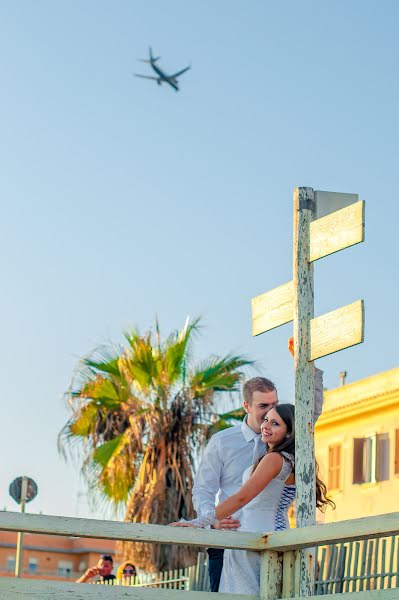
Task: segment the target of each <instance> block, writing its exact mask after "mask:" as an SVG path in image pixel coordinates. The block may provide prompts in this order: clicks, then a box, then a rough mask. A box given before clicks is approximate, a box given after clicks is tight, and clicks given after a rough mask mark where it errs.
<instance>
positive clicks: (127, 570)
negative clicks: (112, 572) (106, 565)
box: [116, 560, 137, 581]
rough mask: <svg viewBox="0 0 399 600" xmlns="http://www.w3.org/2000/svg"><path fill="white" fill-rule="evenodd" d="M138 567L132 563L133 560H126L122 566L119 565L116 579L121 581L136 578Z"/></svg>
mask: <svg viewBox="0 0 399 600" xmlns="http://www.w3.org/2000/svg"><path fill="white" fill-rule="evenodd" d="M136 574H137V573H136V567H135V566H134V564H133V563H132V561H131V560H125V562H123V563H122V564H121V565H119V567H118V570H117V572H116V578H117V579H118V581H119V580H121V579H129V580H130V578H133V577H136Z"/></svg>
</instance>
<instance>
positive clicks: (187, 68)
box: [169, 67, 191, 77]
mask: <svg viewBox="0 0 399 600" xmlns="http://www.w3.org/2000/svg"><path fill="white" fill-rule="evenodd" d="M189 69H191V67H186V68H185V69H182V70H181V71H177V73H173V75H169V77H179V76H180V75H183V73H185V72H186V71H188V70H189Z"/></svg>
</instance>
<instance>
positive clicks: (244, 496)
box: [215, 452, 283, 521]
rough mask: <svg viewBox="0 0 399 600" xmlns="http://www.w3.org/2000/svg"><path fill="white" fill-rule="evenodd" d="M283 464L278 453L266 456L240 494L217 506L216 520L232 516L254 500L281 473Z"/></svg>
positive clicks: (240, 490) (242, 487)
mask: <svg viewBox="0 0 399 600" xmlns="http://www.w3.org/2000/svg"><path fill="white" fill-rule="evenodd" d="M282 464H283V458H282V456H281V455H280V454H278V453H277V452H271V453H270V454H266V456H264V457H263V458H262V460H261V461H260V463H259V464H258V466H257V467H256V469H255V471H254V473H253V474H252V475H251V477H250V478H249V479H248V480H247V481H246V482H245V483H244V485H242V486H241V488H240V489H239V490H238V492H237V493H236V494H234V495H233V496H230V497H229V498H227V500H224V502H221V503H220V504H218V505H217V507H216V515H215V516H216V519H217V520H218V521H220V520H221V519H224V518H225V517H228V516H229V515H232V514H233V513H235V512H236V511H237V510H239V509H240V508H242V507H243V506H245V505H246V504H248V502H250V501H251V500H253V498H255V496H257V495H258V494H259V493H260V492H261V491H262V490H263V489H264V488H265V487H266V486H267V485H268V484H269V483H270V482H271V480H272V479H274V478H275V477H276V476H277V475H278V474H279V473H280V471H281V467H282Z"/></svg>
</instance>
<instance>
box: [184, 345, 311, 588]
mask: <svg viewBox="0 0 399 600" xmlns="http://www.w3.org/2000/svg"><path fill="white" fill-rule="evenodd" d="M288 347H289V349H290V351H291V353H292V344H291V342H289V346H288ZM243 393H244V402H243V407H244V410H245V412H246V413H247V414H246V416H245V418H244V420H243V422H242V424H241V425H236V426H235V427H230V428H229V429H224V430H223V431H219V432H218V433H216V434H215V435H213V436H212V438H211V439H210V441H209V444H208V445H207V447H206V449H205V452H204V455H203V457H202V461H201V464H200V466H199V469H198V473H197V476H196V478H195V482H194V487H193V504H194V509H195V511H196V512H197V514H198V515H199V514H202V513H206V512H207V511H209V509H213V508H214V506H215V499H216V495H218V500H219V502H222V501H223V500H225V499H226V498H228V497H229V496H232V495H233V494H235V493H236V492H237V491H238V490H239V488H240V487H241V480H242V475H243V473H244V471H245V469H247V468H248V467H249V466H250V465H251V464H253V463H255V462H256V460H257V459H258V458H260V457H261V456H262V455H263V454H264V453H265V451H266V446H265V444H263V443H262V441H261V437H260V427H261V424H262V421H263V419H264V417H265V415H266V414H267V413H268V412H269V410H270V409H271V408H272V407H273V406H274V405H275V404H277V402H278V397H277V390H276V387H275V385H274V383H273V382H272V381H270V379H266V378H265V377H254V378H253V379H250V380H249V381H247V382H246V383H245V384H244V388H243ZM322 406H323V372H322V371H320V370H319V369H315V407H314V414H313V416H314V422H316V421H317V419H318V418H319V416H320V414H321V410H322ZM237 517H239V515H237V514H236V517H235V518H232V517H228V518H226V519H223V520H222V521H221V522H220V524H219V525H218V526H215V527H217V528H218V529H237V528H238V527H239V526H240V521H239V519H238V518H237ZM223 552H224V550H223V549H221V548H209V549H208V555H209V561H208V563H209V567H208V568H209V578H210V584H211V591H212V592H217V591H218V589H219V582H220V576H221V573H222V567H223Z"/></svg>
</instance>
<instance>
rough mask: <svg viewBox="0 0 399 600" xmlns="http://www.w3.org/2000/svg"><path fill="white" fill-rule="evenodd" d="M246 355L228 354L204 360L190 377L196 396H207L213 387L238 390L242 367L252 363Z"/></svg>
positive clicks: (219, 390)
mask: <svg viewBox="0 0 399 600" xmlns="http://www.w3.org/2000/svg"><path fill="white" fill-rule="evenodd" d="M252 364H253V361H250V360H248V359H246V358H245V357H240V356H235V355H231V354H229V355H227V356H225V357H224V358H217V357H214V358H210V359H208V360H207V361H205V362H203V363H202V364H201V365H200V366H199V368H198V370H196V371H195V372H194V373H193V374H192V376H191V377H190V387H191V389H192V390H193V392H194V395H195V396H196V397H201V396H205V395H206V394H207V392H208V391H209V390H210V389H212V390H214V391H218V392H224V391H236V390H237V389H238V384H239V382H240V379H241V377H242V372H241V370H240V369H242V367H246V366H249V365H252Z"/></svg>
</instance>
